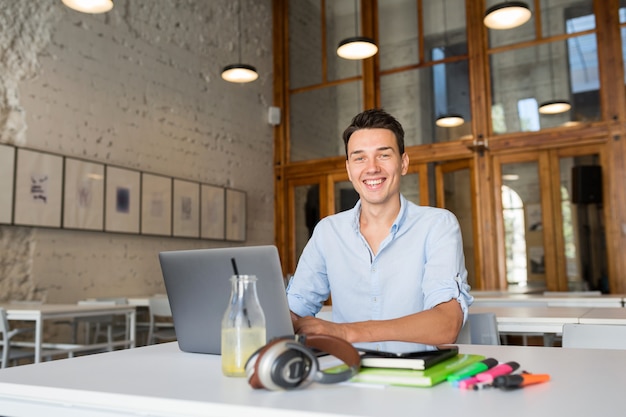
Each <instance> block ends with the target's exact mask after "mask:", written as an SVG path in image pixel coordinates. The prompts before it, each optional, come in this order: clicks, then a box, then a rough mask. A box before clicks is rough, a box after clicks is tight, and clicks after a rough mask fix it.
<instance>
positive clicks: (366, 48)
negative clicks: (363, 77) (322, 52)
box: [337, 0, 378, 60]
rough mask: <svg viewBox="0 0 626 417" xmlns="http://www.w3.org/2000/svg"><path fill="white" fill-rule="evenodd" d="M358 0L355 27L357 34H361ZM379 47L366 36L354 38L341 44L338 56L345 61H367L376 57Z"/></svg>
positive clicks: (355, 2) (355, 3)
mask: <svg viewBox="0 0 626 417" xmlns="http://www.w3.org/2000/svg"><path fill="white" fill-rule="evenodd" d="M357 2H358V0H355V1H354V27H355V28H356V33H359V11H358V5H357ZM377 52H378V46H376V43H375V42H374V40H373V39H371V38H368V37H365V36H352V37H350V38H346V39H344V40H342V41H341V42H339V45H338V46H337V55H339V56H340V57H341V58H344V59H351V60H357V59H366V58H369V57H372V56H374V55H376V53H377Z"/></svg>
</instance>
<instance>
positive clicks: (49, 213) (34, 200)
mask: <svg viewBox="0 0 626 417" xmlns="http://www.w3.org/2000/svg"><path fill="white" fill-rule="evenodd" d="M15 172H16V175H15V212H14V220H13V222H14V224H16V225H26V226H42V227H61V207H62V205H61V200H62V194H61V191H62V189H63V157H61V156H59V155H52V154H48V153H43V152H38V151H33V150H28V149H17V162H16V171H15Z"/></svg>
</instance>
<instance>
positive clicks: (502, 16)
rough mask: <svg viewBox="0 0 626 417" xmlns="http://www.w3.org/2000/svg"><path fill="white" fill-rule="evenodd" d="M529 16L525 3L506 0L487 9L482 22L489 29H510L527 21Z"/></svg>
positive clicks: (528, 9) (530, 14)
mask: <svg viewBox="0 0 626 417" xmlns="http://www.w3.org/2000/svg"><path fill="white" fill-rule="evenodd" d="M531 16H532V13H531V12H530V8H529V7H528V6H527V5H526V3H524V2H521V1H507V2H504V3H498V4H496V5H495V6H493V7H490V8H489V9H487V12H486V13H485V18H484V19H483V23H484V24H485V26H487V27H488V28H489V29H512V28H515V27H518V26H521V25H523V24H524V23H526V22H528V20H530V17H531Z"/></svg>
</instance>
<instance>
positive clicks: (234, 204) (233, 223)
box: [226, 188, 247, 242]
mask: <svg viewBox="0 0 626 417" xmlns="http://www.w3.org/2000/svg"><path fill="white" fill-rule="evenodd" d="M246 211H247V210H246V193H245V192H244V191H238V190H233V189H229V188H227V189H226V240H231V241H235V242H243V241H245V240H246Z"/></svg>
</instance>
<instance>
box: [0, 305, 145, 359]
mask: <svg viewBox="0 0 626 417" xmlns="http://www.w3.org/2000/svg"><path fill="white" fill-rule="evenodd" d="M0 307H3V308H4V309H5V310H6V312H7V319H8V320H19V321H32V322H34V323H35V341H34V344H35V363H39V362H40V361H41V354H42V346H43V323H44V321H45V320H52V319H55V320H57V319H74V318H78V317H94V316H102V315H110V314H111V315H120V314H122V315H125V316H126V330H127V331H126V334H127V340H123V341H117V342H114V344H113V345H114V346H116V345H124V346H129V347H135V323H136V312H135V307H134V306H130V305H78V304H28V303H6V304H0ZM91 347H93V346H91Z"/></svg>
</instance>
